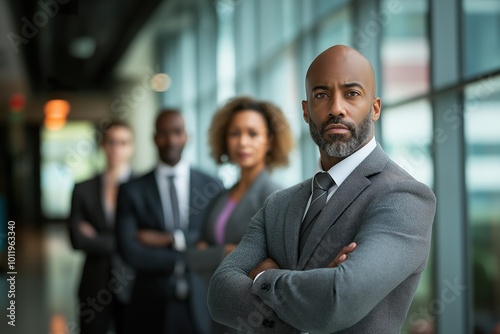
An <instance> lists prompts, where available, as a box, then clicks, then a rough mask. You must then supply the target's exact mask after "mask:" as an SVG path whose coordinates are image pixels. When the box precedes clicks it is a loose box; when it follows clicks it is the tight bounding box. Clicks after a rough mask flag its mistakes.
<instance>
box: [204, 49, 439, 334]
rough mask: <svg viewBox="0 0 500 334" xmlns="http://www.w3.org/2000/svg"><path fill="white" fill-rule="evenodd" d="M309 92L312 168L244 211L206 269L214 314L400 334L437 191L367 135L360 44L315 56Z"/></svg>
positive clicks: (257, 328) (245, 324)
mask: <svg viewBox="0 0 500 334" xmlns="http://www.w3.org/2000/svg"><path fill="white" fill-rule="evenodd" d="M306 94H307V100H306V101H302V109H303V117H304V120H305V122H306V123H308V124H309V128H310V133H311V137H312V139H313V140H314V142H315V143H316V145H317V146H318V147H319V150H320V159H319V161H318V163H317V167H316V169H317V170H316V172H317V173H316V174H315V175H314V177H313V178H311V179H308V180H306V181H304V182H302V183H300V184H298V185H295V186H293V187H291V188H289V189H285V190H282V191H279V192H276V193H274V194H273V195H271V196H270V197H269V198H268V199H267V200H266V202H265V203H264V205H263V207H262V209H261V210H260V211H259V212H258V213H257V214H256V215H255V216H254V217H253V218H252V221H251V223H250V225H249V229H248V232H247V234H246V235H245V236H244V237H243V240H242V241H241V242H240V244H239V245H238V247H237V248H236V249H235V250H234V251H233V252H232V253H231V254H230V255H229V256H227V257H226V258H225V259H224V261H223V262H222V263H221V265H220V266H219V268H218V269H217V271H216V272H215V274H214V276H213V277H212V280H211V283H210V289H209V297H208V303H209V309H210V312H211V315H212V317H213V318H214V319H215V320H216V321H219V322H221V323H223V324H225V325H228V326H231V327H233V328H236V329H239V330H241V331H243V332H247V333H349V334H353V333H366V334H368V333H369V334H396V333H400V332H401V327H402V324H403V322H404V320H405V318H406V315H407V312H408V308H409V306H410V303H411V301H412V298H413V295H414V293H415V289H416V288H417V285H418V282H419V279H420V276H421V273H422V271H423V270H424V269H425V267H426V265H427V260H428V256H429V249H430V243H431V230H432V223H433V220H434V214H435V205H436V199H435V196H434V194H433V193H432V191H431V190H430V189H429V188H428V187H427V186H425V185H424V184H422V183H420V182H418V181H416V180H415V179H414V178H413V177H412V176H410V175H409V174H408V173H406V172H405V171H404V170H403V169H402V168H400V167H399V166H397V165H396V164H395V163H394V162H393V161H392V160H390V159H389V157H388V156H387V155H386V154H385V153H384V151H383V150H382V148H381V147H380V146H379V145H378V144H377V143H376V141H375V137H374V130H375V128H374V122H375V121H377V120H378V119H379V117H380V112H381V107H382V104H381V100H380V98H379V97H377V96H376V95H375V94H376V87H375V78H374V73H373V69H372V66H371V64H370V62H369V61H368V60H367V59H366V58H365V57H363V56H362V55H361V54H360V53H359V52H357V51H356V50H354V49H352V48H350V47H347V46H343V45H337V46H333V47H331V48H329V49H327V50H326V51H324V52H323V53H321V54H320V55H319V56H318V57H317V58H316V59H315V60H314V61H313V63H312V64H311V66H310V67H309V70H308V72H307V76H306ZM346 245H348V246H347V247H346ZM339 256H340V257H339ZM346 257H348V258H347V259H346ZM334 258H335V259H337V260H340V261H337V262H336V261H332V260H333V259H334Z"/></svg>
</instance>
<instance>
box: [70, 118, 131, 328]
mask: <svg viewBox="0 0 500 334" xmlns="http://www.w3.org/2000/svg"><path fill="white" fill-rule="evenodd" d="M102 148H103V150H104V153H105V155H106V170H105V171H104V173H103V174H100V175H97V176H96V177H94V178H92V179H90V180H88V181H85V182H82V183H79V184H77V185H76V186H75V189H74V191H73V196H72V200H71V213H70V218H69V232H70V238H71V243H72V245H73V247H74V248H75V249H78V250H82V251H84V252H85V253H86V259H85V265H84V267H83V272H82V278H81V282H80V288H79V291H78V296H79V299H80V329H81V333H82V334H86V333H88V334H101V333H102V334H106V333H108V328H109V327H110V324H111V323H113V324H114V327H115V332H116V333H117V334H121V333H123V323H124V320H125V317H126V310H127V304H128V303H129V302H130V294H131V288H132V285H133V279H134V274H133V271H132V269H131V268H130V267H128V266H127V265H125V263H124V262H123V260H122V258H121V257H120V256H119V255H118V251H117V249H116V242H115V234H114V215H115V208H116V194H117V192H118V185H119V184H120V183H123V182H126V181H128V179H129V178H130V176H131V169H130V158H131V156H132V154H133V151H134V145H133V135H132V130H131V129H130V127H129V125H128V124H126V123H124V122H121V121H113V122H111V123H110V124H108V125H107V126H106V129H105V130H104V131H103V133H102Z"/></svg>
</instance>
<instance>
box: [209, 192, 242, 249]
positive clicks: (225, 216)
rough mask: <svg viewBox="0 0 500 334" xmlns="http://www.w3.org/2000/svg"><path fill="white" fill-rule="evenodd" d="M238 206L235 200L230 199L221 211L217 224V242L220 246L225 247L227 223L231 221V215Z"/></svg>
mask: <svg viewBox="0 0 500 334" xmlns="http://www.w3.org/2000/svg"><path fill="white" fill-rule="evenodd" d="M236 204H238V201H235V200H233V199H229V200H228V201H227V203H226V206H225V207H224V209H223V210H222V211H221V213H220V214H219V216H218V217H217V221H216V223H215V231H214V232H215V242H216V243H217V244H218V245H224V244H225V242H224V237H225V233H226V226H227V222H228V220H229V217H230V216H231V213H232V212H233V210H234V208H235V207H236Z"/></svg>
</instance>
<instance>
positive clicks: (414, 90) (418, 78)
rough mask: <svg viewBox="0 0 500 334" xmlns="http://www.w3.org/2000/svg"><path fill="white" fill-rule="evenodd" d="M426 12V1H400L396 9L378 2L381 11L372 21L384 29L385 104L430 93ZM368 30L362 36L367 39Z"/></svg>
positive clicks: (389, 4) (386, 2)
mask: <svg viewBox="0 0 500 334" xmlns="http://www.w3.org/2000/svg"><path fill="white" fill-rule="evenodd" d="M427 11H428V10H427V1H425V0H415V1H403V2H399V5H398V6H394V1H392V0H385V1H382V3H381V10H380V12H379V13H378V14H376V15H374V20H375V21H376V22H380V24H381V25H382V26H383V27H384V28H383V35H382V47H381V52H382V57H381V58H382V75H383V77H382V80H383V84H382V87H383V95H382V96H383V98H384V102H386V103H388V102H389V103H392V102H394V101H400V100H402V99H404V98H408V97H413V96H418V95H421V94H424V93H426V92H427V91H428V90H429V44H428V41H427V31H426V26H427ZM367 27H368V24H367ZM367 29H368V28H366V29H364V30H366V31H364V33H365V34H367V35H368V37H370V36H369V33H370V31H369V29H368V30H367ZM361 36H362V35H361ZM361 36H358V38H361Z"/></svg>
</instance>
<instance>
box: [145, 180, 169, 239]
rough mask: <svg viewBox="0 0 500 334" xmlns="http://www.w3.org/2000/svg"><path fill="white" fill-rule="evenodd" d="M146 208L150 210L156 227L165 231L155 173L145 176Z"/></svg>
mask: <svg viewBox="0 0 500 334" xmlns="http://www.w3.org/2000/svg"><path fill="white" fill-rule="evenodd" d="M145 181H146V189H145V191H146V192H147V193H146V198H147V205H146V207H149V208H151V214H153V215H154V216H155V218H156V219H154V221H156V222H158V225H159V226H157V227H158V228H159V229H160V230H163V231H164V230H165V215H164V213H163V204H162V203H161V197H160V191H159V190H158V183H157V182H156V177H155V172H154V171H153V172H151V173H149V174H148V175H147V176H146V180H145Z"/></svg>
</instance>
